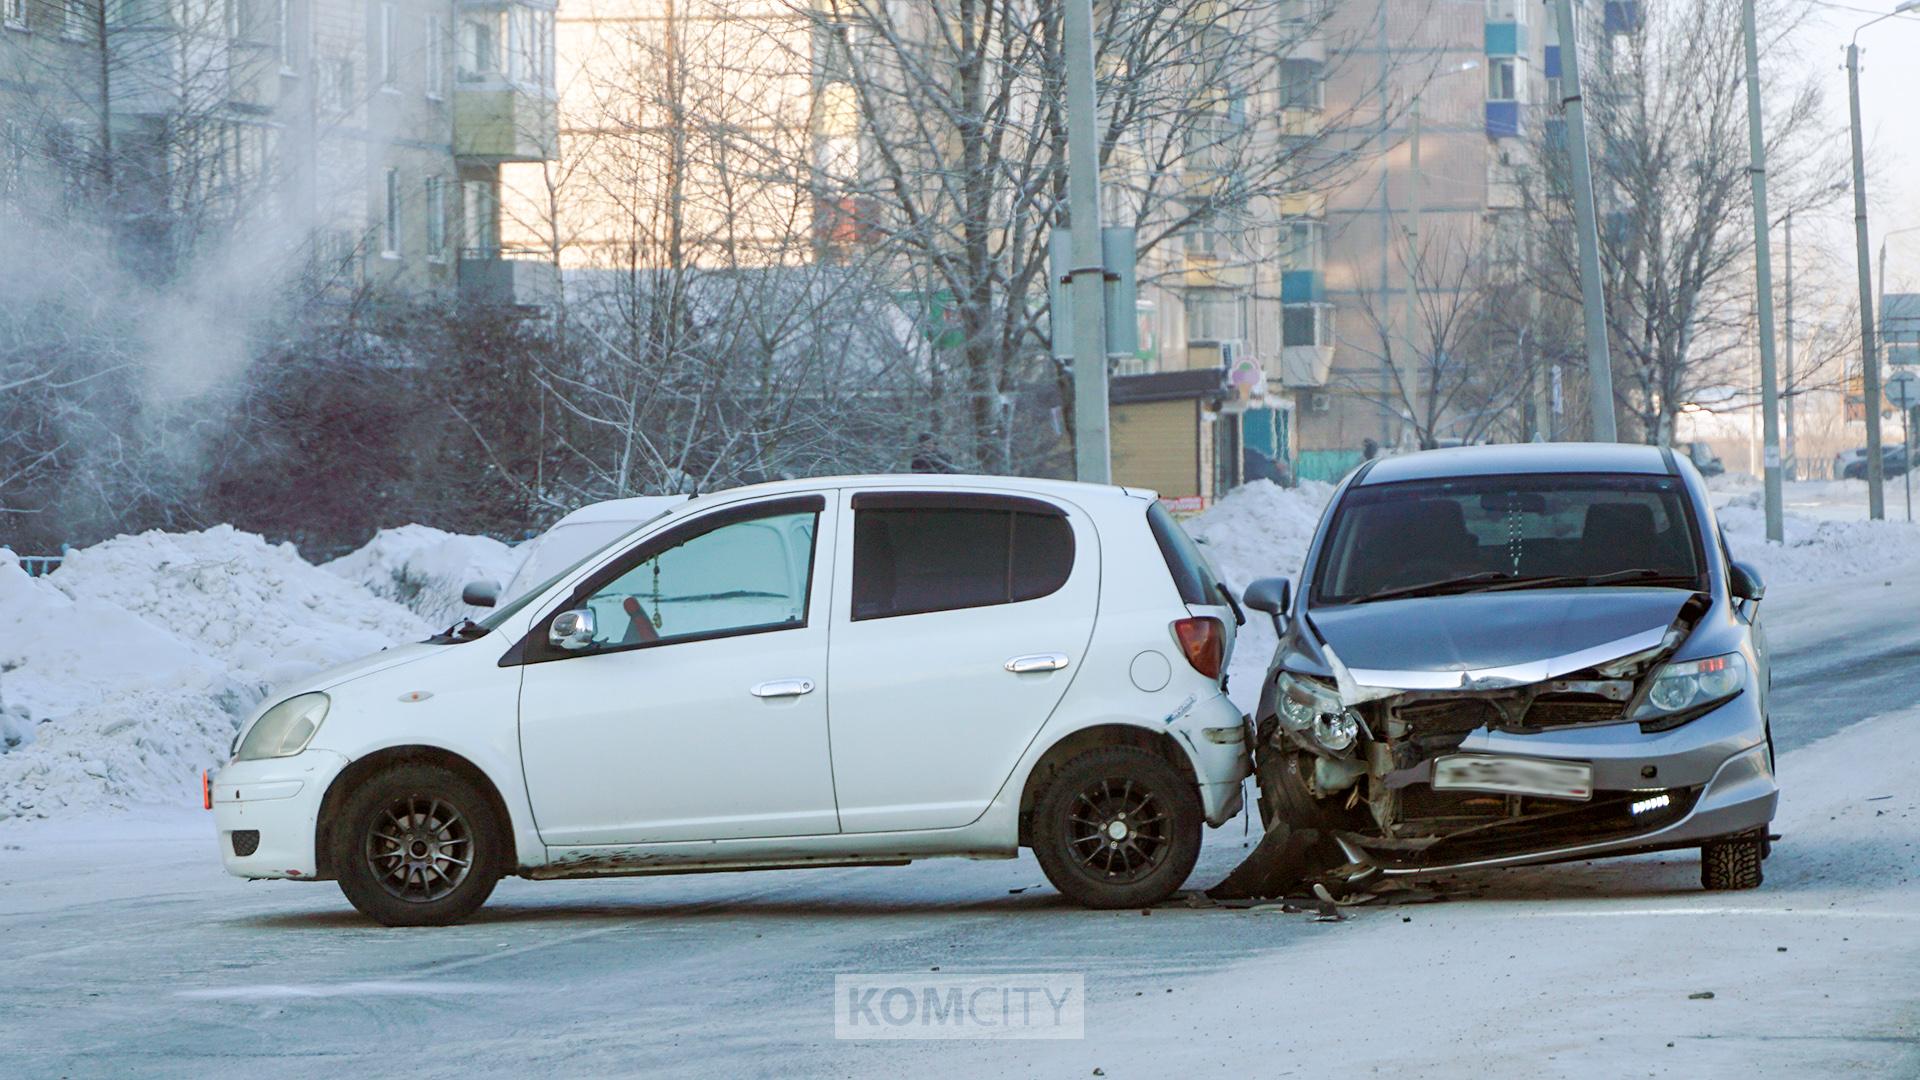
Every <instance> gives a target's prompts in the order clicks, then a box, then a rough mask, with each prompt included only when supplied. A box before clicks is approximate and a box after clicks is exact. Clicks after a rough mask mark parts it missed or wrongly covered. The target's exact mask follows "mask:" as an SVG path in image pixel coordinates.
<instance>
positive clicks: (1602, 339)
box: [1553, 0, 1920, 442]
mask: <svg viewBox="0 0 1920 1080" xmlns="http://www.w3.org/2000/svg"><path fill="white" fill-rule="evenodd" d="M1916 2H1920V0H1916ZM1553 10H1554V15H1555V17H1556V18H1557V19H1558V20H1559V23H1560V72H1561V85H1562V91H1561V97H1560V103H1561V105H1562V106H1563V107H1564V108H1565V109H1566V112H1567V157H1568V158H1569V159H1570V161H1571V163H1572V165H1573V216H1574V223H1575V225H1576V226H1577V227H1578V229H1579V231H1580V306H1581V308H1582V309H1584V310H1585V312H1586V317H1587V320H1586V321H1587V380H1588V382H1589V383H1590V384H1591V385H1590V386H1589V388H1588V390H1587V398H1588V404H1589V406H1590V407H1591V409H1592V413H1593V440H1594V441H1595V442H1614V441H1616V440H1617V439H1618V438H1619V434H1618V432H1617V430H1616V429H1615V427H1614V422H1613V358H1612V357H1611V356H1610V355H1609V353H1608V350H1607V298H1606V295H1605V293H1604V292H1602V289H1601V281H1600V222H1599V217H1600V215H1599V213H1598V211H1596V210H1595V208H1594V204H1593V161H1592V159H1591V158H1590V157H1589V156H1588V154H1587V118H1586V108H1585V106H1584V105H1583V104H1582V103H1581V101H1580V31H1579V28H1578V27H1577V25H1576V24H1575V23H1574V21H1573V0H1554V3H1553Z"/></svg>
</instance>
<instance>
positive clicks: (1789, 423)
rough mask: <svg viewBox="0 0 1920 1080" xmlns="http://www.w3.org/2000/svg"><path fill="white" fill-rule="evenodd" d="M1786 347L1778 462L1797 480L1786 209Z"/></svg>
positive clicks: (1789, 223) (1790, 252)
mask: <svg viewBox="0 0 1920 1080" xmlns="http://www.w3.org/2000/svg"><path fill="white" fill-rule="evenodd" d="M1786 259H1787V296H1786V300H1787V349H1786V356H1785V357H1783V359H1782V365H1781V371H1780V386H1781V389H1782V390H1783V391H1784V392H1785V394H1786V400H1784V401H1782V402H1781V403H1780V411H1781V414H1782V417H1781V418H1782V419H1783V420H1785V421H1786V425H1785V426H1786V434H1785V442H1784V445H1783V447H1782V448H1783V450H1784V451H1785V452H1784V453H1783V454H1782V460H1781V462H1780V467H1781V478H1782V479H1784V480H1797V479H1799V476H1798V475H1797V474H1798V473H1799V471H1800V458H1799V455H1798V452H1797V449H1796V447H1795V446H1794V440H1793V397H1794V394H1793V211H1792V210H1788V211H1787V252H1786Z"/></svg>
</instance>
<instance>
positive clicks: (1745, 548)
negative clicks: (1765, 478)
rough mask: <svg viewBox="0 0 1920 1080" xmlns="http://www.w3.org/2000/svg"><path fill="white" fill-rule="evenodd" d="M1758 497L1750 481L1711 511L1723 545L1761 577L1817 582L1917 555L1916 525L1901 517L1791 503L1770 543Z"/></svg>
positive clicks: (1918, 534) (1911, 559)
mask: <svg viewBox="0 0 1920 1080" xmlns="http://www.w3.org/2000/svg"><path fill="white" fill-rule="evenodd" d="M1798 486H1799V485H1794V487H1798ZM1863 490H1864V487H1863ZM1762 497H1763V496H1762V493H1761V490H1760V489H1759V488H1758V487H1754V488H1752V489H1751V490H1745V491H1742V492H1740V493H1739V494H1736V495H1734V496H1733V497H1732V498H1731V499H1729V500H1728V501H1727V504H1726V505H1725V506H1722V507H1720V508H1719V509H1718V510H1716V511H1715V516H1717V517H1718V518H1719V519H1720V528H1721V530H1722V531H1723V532H1725V533H1726V537H1727V550H1728V551H1730V552H1732V553H1733V557H1734V558H1736V559H1739V560H1741V561H1743V562H1746V563H1749V564H1751V565H1752V566H1754V567H1755V568H1756V569H1758V570H1759V571H1760V578H1761V580H1762V581H1767V582H1776V583H1785V582H1796V583H1803V584H1818V583H1823V582H1829V581H1840V580H1843V579H1845V578H1849V577H1853V576H1855V575H1859V574H1878V573H1882V572H1884V571H1887V570H1891V569H1893V568H1895V567H1899V566H1903V565H1906V564H1909V563H1913V562H1915V561H1920V526H1915V525H1909V524H1907V523H1906V522H1904V521H1838V520H1823V519H1821V518H1816V517H1810V516H1806V515H1804V514H1801V513H1797V512H1795V511H1793V510H1792V509H1789V510H1788V511H1787V513H1786V514H1785V515H1784V516H1783V517H1782V518H1781V522H1780V524H1781V535H1782V538H1783V542H1782V543H1778V544H1776V543H1772V542H1770V541H1768V540H1767V517H1766V511H1765V510H1764V509H1763V503H1762V501H1761V500H1762ZM1789 501H1791V500H1789ZM1863 501H1864V496H1863Z"/></svg>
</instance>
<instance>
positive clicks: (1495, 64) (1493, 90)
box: [1487, 56, 1520, 101]
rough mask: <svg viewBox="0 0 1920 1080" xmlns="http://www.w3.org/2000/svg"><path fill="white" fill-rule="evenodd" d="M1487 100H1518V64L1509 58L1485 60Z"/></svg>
mask: <svg viewBox="0 0 1920 1080" xmlns="http://www.w3.org/2000/svg"><path fill="white" fill-rule="evenodd" d="M1487 100H1488V101H1519V100H1520V62H1519V61H1518V60H1516V59H1514V58H1513V57H1511V56H1505V57H1492V58H1489V59H1488V60H1487Z"/></svg>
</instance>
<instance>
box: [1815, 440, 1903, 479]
mask: <svg viewBox="0 0 1920 1080" xmlns="http://www.w3.org/2000/svg"><path fill="white" fill-rule="evenodd" d="M1833 471H1834V472H1835V473H1837V474H1839V475H1840V477H1841V478H1843V479H1846V480H1865V479H1866V478H1867V448H1866V447H1864V446H1862V447H1859V448H1858V449H1854V450H1847V451H1844V452H1842V453H1840V454H1838V455H1836V456H1835V457H1834V459H1833ZM1906 471H1907V448H1906V447H1905V446H1902V445H1900V444H1899V443H1894V444H1892V445H1885V444H1883V445H1882V446H1881V447H1880V472H1881V475H1883V476H1899V475H1900V474H1901V473H1904V472H1906Z"/></svg>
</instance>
